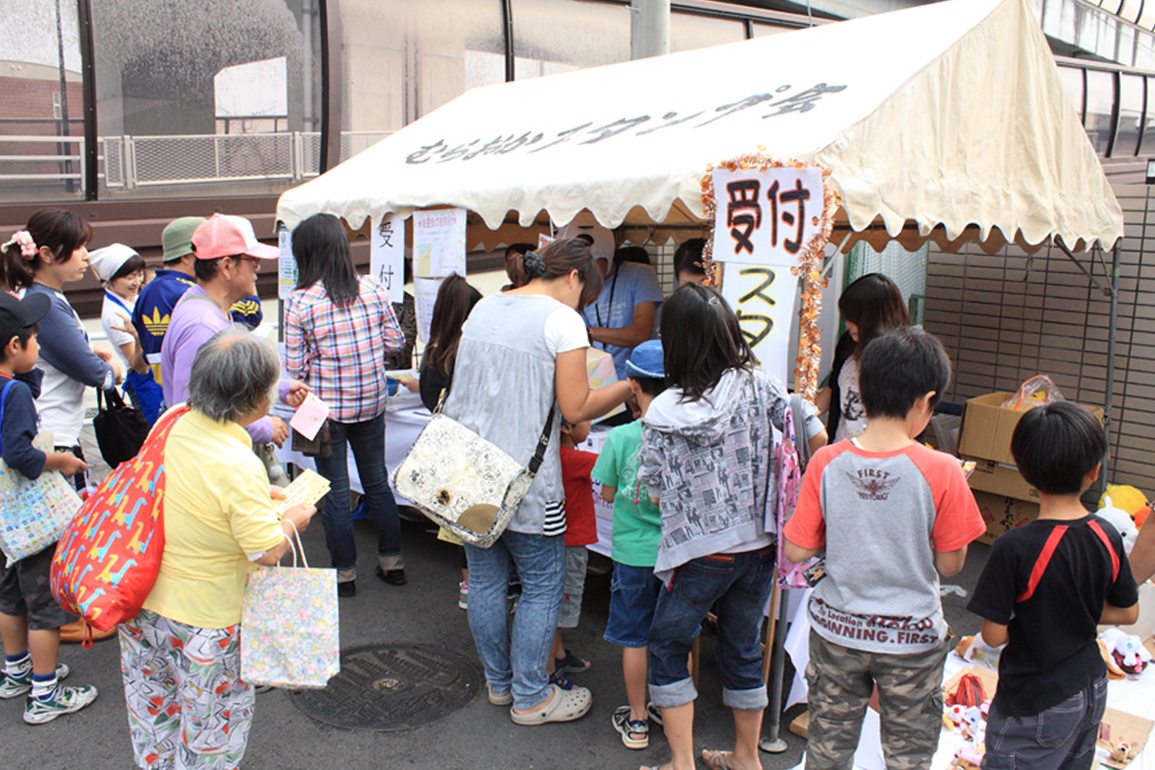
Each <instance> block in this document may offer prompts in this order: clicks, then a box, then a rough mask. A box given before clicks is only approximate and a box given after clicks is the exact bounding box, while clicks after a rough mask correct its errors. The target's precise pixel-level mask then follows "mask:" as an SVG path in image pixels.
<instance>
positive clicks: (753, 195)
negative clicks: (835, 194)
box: [713, 166, 823, 266]
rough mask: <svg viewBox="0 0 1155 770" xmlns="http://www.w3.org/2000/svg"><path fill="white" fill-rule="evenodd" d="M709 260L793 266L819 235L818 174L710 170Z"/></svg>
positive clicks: (805, 170) (787, 168)
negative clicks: (711, 239) (711, 244)
mask: <svg viewBox="0 0 1155 770" xmlns="http://www.w3.org/2000/svg"><path fill="white" fill-rule="evenodd" d="M714 196H715V200H716V204H715V214H714V255H713V256H714V261H715V262H741V263H743V264H748V265H775V266H783V265H785V266H794V265H797V264H798V258H799V255H800V254H801V253H802V252H803V250H804V249H805V248H806V246H807V245H808V244H809V243H810V241H811V240H812V239H813V238H814V237H815V236H816V235H820V234H821V233H822V227H821V219H822V213H823V191H822V170H821V169H819V168H815V167H810V168H794V167H792V166H780V167H776V168H768V169H764V170H759V169H751V170H748V171H745V170H741V169H739V170H737V171H729V170H727V169H722V168H719V169H716V170H715V171H714Z"/></svg>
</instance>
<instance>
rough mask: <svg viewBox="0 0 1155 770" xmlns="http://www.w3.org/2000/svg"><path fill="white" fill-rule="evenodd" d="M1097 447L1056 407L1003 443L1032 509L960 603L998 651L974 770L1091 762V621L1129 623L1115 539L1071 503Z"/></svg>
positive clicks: (1072, 415) (1132, 599) (1076, 766)
mask: <svg viewBox="0 0 1155 770" xmlns="http://www.w3.org/2000/svg"><path fill="white" fill-rule="evenodd" d="M1106 451H1107V438H1106V436H1105V435H1104V434H1103V428H1102V427H1101V426H1100V425H1099V422H1098V421H1097V420H1096V419H1095V418H1094V417H1093V416H1092V415H1091V413H1090V412H1088V411H1087V410H1086V409H1084V408H1083V407H1081V406H1078V405H1076V404H1072V403H1070V402H1067V401H1059V402H1057V403H1054V404H1049V405H1047V406H1040V407H1037V408H1035V409H1032V410H1030V411H1029V412H1027V413H1026V414H1024V415H1023V417H1022V419H1021V420H1019V424H1018V426H1017V427H1016V428H1015V432H1014V435H1013V437H1012V438H1011V454H1013V455H1014V457H1015V462H1016V463H1017V464H1018V466H1019V473H1021V474H1022V476H1023V478H1024V479H1026V481H1027V483H1029V484H1031V485H1032V486H1033V487H1035V488H1036V489H1037V490H1039V508H1040V510H1039V518H1038V520H1037V521H1033V522H1031V523H1029V524H1027V525H1026V526H1024V527H1020V528H1018V529H1013V530H1011V531H1010V532H1007V533H1005V534H1003V535H1001V536H1000V537H999V538H998V540H996V541H995V543H994V545H993V546H992V547H991V552H990V556H989V557H988V559H987V565H986V568H985V569H984V570H983V574H982V576H981V577H980V578H979V582H978V585H977V586H976V588H975V593H974V597H973V598H972V599H971V601H970V604H969V605H967V609H969V610H970V611H971V612H973V613H975V614H976V615H979V616H981V617H982V618H983V630H982V635H983V641H985V642H986V643H987V644H989V645H991V646H992V647H995V646H998V645H1001V644H1004V643H1005V644H1006V645H1007V647H1006V649H1005V650H1003V652H1002V656H1001V657H1000V659H999V686H998V690H997V691H996V693H995V697H994V701H993V703H992V704H991V709H990V714H989V718H988V721H987V731H986V735H987V739H986V749H987V751H986V756H985V757H984V758H983V768H984V770H986V769H987V768H989V769H990V770H1003V769H1004V768H1010V767H1012V766H1013V767H1015V768H1016V770H1043V769H1045V770H1059V769H1061V770H1085V769H1086V768H1089V767H1090V766H1091V761H1092V760H1093V759H1094V756H1095V752H1094V748H1095V740H1096V738H1097V736H1098V732H1099V722H1100V721H1101V720H1102V718H1103V711H1104V709H1105V708H1106V705H1107V667H1106V664H1104V663H1103V659H1102V657H1100V654H1099V647H1098V645H1097V644H1096V642H1095V638H1096V625H1098V624H1099V623H1111V624H1128V623H1134V622H1135V620H1136V618H1138V616H1139V608H1138V604H1137V602H1138V600H1139V596H1138V591H1137V589H1136V587H1135V580H1134V578H1133V577H1132V576H1131V568H1130V566H1129V565H1128V563H1127V555H1126V553H1125V552H1124V551H1123V541H1122V538H1121V537H1120V536H1119V533H1118V532H1117V531H1116V530H1115V528H1114V527H1112V526H1110V525H1109V524H1107V523H1106V522H1104V521H1103V520H1102V519H1100V518H1098V517H1097V516H1095V515H1093V514H1088V513H1087V510H1086V509H1085V508H1084V507H1083V504H1082V502H1080V500H1079V496H1080V495H1081V494H1082V493H1083V492H1085V491H1086V490H1087V489H1088V488H1089V487H1090V486H1091V484H1093V483H1094V482H1095V481H1096V480H1097V479H1098V478H1099V470H1100V468H1101V461H1102V458H1103V456H1104V454H1106Z"/></svg>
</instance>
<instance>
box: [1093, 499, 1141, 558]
mask: <svg viewBox="0 0 1155 770" xmlns="http://www.w3.org/2000/svg"><path fill="white" fill-rule="evenodd" d="M1113 499H1114V498H1112V497H1110V496H1109V495H1104V496H1103V500H1102V501H1101V503H1100V505H1101V506H1102V507H1100V508H1099V510H1097V511H1095V515H1096V516H1098V517H1099V518H1100V519H1102V520H1103V521H1105V522H1107V523H1108V524H1110V525H1111V526H1112V527H1114V528H1115V529H1116V530H1117V531H1118V532H1119V535H1120V537H1122V538H1123V550H1124V551H1126V552H1127V553H1131V548H1132V547H1134V545H1135V538H1137V537H1139V528H1138V527H1136V526H1135V522H1134V521H1133V520H1132V519H1131V514H1129V513H1127V512H1126V511H1125V510H1123V509H1122V508H1116V507H1115V505H1114V504H1113V502H1112V500H1113Z"/></svg>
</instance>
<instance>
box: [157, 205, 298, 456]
mask: <svg viewBox="0 0 1155 770" xmlns="http://www.w3.org/2000/svg"><path fill="white" fill-rule="evenodd" d="M192 245H193V253H194V255H195V257H196V261H195V263H194V265H193V268H194V270H195V274H196V279H197V285H196V286H194V287H192V288H191V289H189V290H188V291H186V292H185V293H184V296H183V297H181V300H180V302H178V303H177V305H176V307H175V308H173V311H172V318H171V319H170V320H169V324H168V331H167V332H166V333H165V335H164V343H163V345H162V346H161V362H160V366H161V377H162V380H163V385H164V401H165V403H166V404H168V405H169V406H175V405H176V404H180V403H183V402H184V401H185V398H186V397H187V396H188V380H189V374H190V372H191V371H192V362H193V359H194V358H195V357H196V354H197V351H198V350H200V347H201V345H203V344H204V343H205V342H207V341H208V339H209V338H210V337H212V336H213V335H214V334H216V333H217V332H219V331H221V330H222V329H226V328H228V327H229V326H230V325H231V324H232V320H231V319H230V317H229V309H230V308H231V307H232V306H233V303H235V302H236V301H237V300H240V299H244V298H245V297H250V296H252V295H253V294H255V293H256V285H257V273H259V272H260V270H261V261H262V260H266V259H276V258H277V257H278V256H279V255H280V252H279V251H278V250H277V248H276V247H275V246H267V245H265V244H263V243H261V242H260V241H258V240H257V236H256V235H255V234H254V233H253V226H252V224H251V223H250V222H249V220H247V219H245V218H244V217H235V216H228V215H226V214H219V213H218V214H213V215H212V217H210V218H209V219H208V220H206V221H205V223H204V224H202V225H201V226H200V227H198V228H197V229H196V232H194V233H193V237H192ZM280 390H281V393H280V396H281V399H282V400H283V401H285V402H286V403H288V404H290V405H291V406H296V405H298V404H299V403H300V401H301V399H303V398H304V396H305V393H306V392H307V390H308V389H307V388H306V387H305V386H304V385H303V384H302V383H299V382H296V381H295V380H294V381H292V382H286V381H282V382H281V388H280ZM246 430H248V432H249V435H250V436H251V437H252V439H253V443H254V444H267V443H269V442H270V441H271V442H273V443H275V444H276V445H277V446H280V445H281V444H282V443H284V441H285V439H286V438H288V436H289V428H288V426H287V425H285V423H284V421H283V420H281V419H280V418H279V417H263V418H262V419H260V420H258V421H257V422H255V423H252V424H251V425H249V426H248V427H247V428H246Z"/></svg>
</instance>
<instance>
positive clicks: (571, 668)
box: [554, 650, 593, 674]
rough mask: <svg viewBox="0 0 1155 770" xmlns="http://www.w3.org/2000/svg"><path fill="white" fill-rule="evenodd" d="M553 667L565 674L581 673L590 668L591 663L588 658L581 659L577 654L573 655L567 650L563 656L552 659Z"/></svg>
mask: <svg viewBox="0 0 1155 770" xmlns="http://www.w3.org/2000/svg"><path fill="white" fill-rule="evenodd" d="M554 662H555V665H554V668H555V669H557V670H558V671H562V672H564V673H566V674H582V673H585V672H586V671H589V670H590V666H592V665H593V664H592V663H590V662H589V661H588V660H582V659H581V658H579V657H578V656H577V655H574V654H573V653H572V652H570V651H569V650H566V651H565V656H564V657H561V658H555V659H554Z"/></svg>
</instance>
